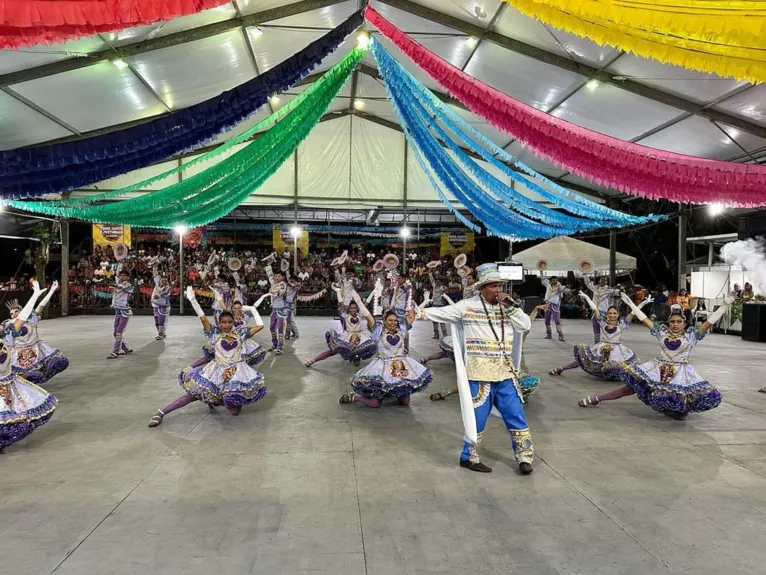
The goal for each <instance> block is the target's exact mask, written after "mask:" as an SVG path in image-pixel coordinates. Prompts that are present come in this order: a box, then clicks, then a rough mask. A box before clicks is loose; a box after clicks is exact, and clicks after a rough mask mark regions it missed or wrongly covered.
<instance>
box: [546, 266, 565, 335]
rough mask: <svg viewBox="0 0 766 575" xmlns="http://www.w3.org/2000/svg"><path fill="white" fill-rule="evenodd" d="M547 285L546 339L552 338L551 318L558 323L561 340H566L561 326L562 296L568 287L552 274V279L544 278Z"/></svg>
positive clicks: (557, 327)
mask: <svg viewBox="0 0 766 575" xmlns="http://www.w3.org/2000/svg"><path fill="white" fill-rule="evenodd" d="M541 273H542V272H541ZM542 281H543V285H544V286H545V304H546V305H547V306H548V309H547V310H546V311H545V339H551V320H552V321H553V323H555V324H556V331H557V332H558V334H559V341H565V340H564V330H563V329H562V328H561V298H562V296H563V295H564V292H566V291H567V289H566V288H565V287H564V286H563V285H561V283H560V282H559V278H557V277H556V276H551V277H550V279H548V278H542Z"/></svg>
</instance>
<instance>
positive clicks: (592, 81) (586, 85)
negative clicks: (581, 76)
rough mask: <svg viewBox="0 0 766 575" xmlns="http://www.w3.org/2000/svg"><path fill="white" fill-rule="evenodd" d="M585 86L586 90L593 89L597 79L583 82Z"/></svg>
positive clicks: (596, 85) (596, 84)
mask: <svg viewBox="0 0 766 575" xmlns="http://www.w3.org/2000/svg"><path fill="white" fill-rule="evenodd" d="M585 87H586V88H588V90H595V89H596V88H598V80H588V83H587V84H585Z"/></svg>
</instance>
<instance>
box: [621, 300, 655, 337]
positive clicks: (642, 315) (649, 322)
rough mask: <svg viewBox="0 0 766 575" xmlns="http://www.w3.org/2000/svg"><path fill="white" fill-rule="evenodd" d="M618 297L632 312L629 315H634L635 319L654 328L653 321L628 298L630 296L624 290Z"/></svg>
mask: <svg viewBox="0 0 766 575" xmlns="http://www.w3.org/2000/svg"><path fill="white" fill-rule="evenodd" d="M620 298H621V299H622V301H623V302H625V305H627V306H628V307H629V308H630V309H631V310H633V312H632V313H631V314H630V315H634V316H636V319H638V321H640V322H641V323H642V324H644V325H645V326H646V327H647V328H649V329H653V328H654V322H653V321H652V320H650V319H649V318H647V317H646V314H645V313H644V312H642V311H641V309H640V308H639V307H638V306H637V305H636V304H634V303H633V300H631V299H630V296H629V295H628V294H626V293H625V292H622V293H621V294H620Z"/></svg>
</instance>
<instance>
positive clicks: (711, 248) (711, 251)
mask: <svg viewBox="0 0 766 575" xmlns="http://www.w3.org/2000/svg"><path fill="white" fill-rule="evenodd" d="M714 258H715V244H714V243H713V242H710V243H709V244H708V245H707V267H709V268H712V267H713V259H714Z"/></svg>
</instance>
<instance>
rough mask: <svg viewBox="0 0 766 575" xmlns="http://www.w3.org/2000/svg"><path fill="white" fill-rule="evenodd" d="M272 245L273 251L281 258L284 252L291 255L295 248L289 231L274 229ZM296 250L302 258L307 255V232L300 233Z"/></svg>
mask: <svg viewBox="0 0 766 575" xmlns="http://www.w3.org/2000/svg"><path fill="white" fill-rule="evenodd" d="M273 245H274V251H275V252H277V254H279V255H280V256H281V255H282V253H283V252H284V251H285V250H287V251H288V252H290V253H292V251H293V247H294V246H295V240H294V239H293V236H292V235H290V232H289V231H283V230H278V229H275V230H273ZM298 250H299V251H300V252H301V253H302V254H303V256H304V257H305V256H307V255H308V253H309V232H308V230H301V233H300V235H299V236H298Z"/></svg>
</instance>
